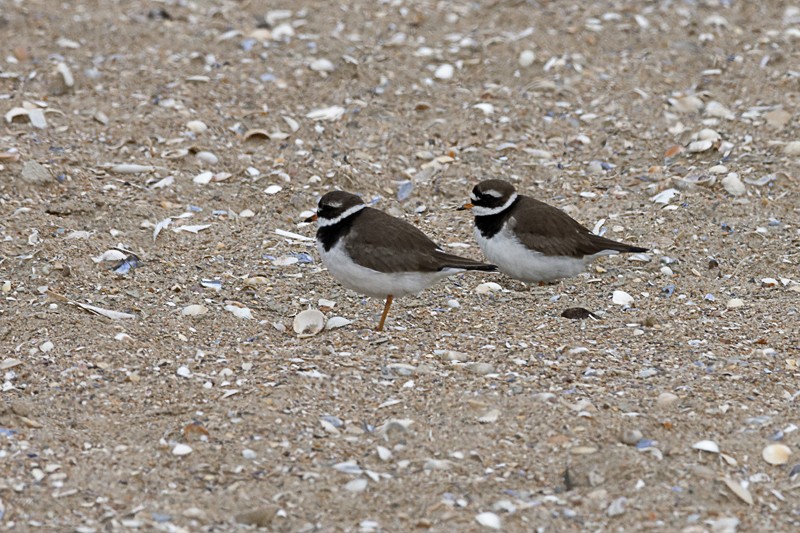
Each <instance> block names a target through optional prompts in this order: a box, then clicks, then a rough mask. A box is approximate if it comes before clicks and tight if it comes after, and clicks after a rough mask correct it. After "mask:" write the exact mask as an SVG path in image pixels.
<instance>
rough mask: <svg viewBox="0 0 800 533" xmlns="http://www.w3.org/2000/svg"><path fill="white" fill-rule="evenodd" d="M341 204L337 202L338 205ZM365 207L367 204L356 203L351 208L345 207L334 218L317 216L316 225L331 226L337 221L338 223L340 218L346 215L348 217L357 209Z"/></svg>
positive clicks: (356, 211) (342, 218) (344, 217)
mask: <svg viewBox="0 0 800 533" xmlns="http://www.w3.org/2000/svg"><path fill="white" fill-rule="evenodd" d="M331 205H332V204H331ZM341 205H342V204H339V207H341ZM365 207H367V206H366V205H364V204H358V205H354V206H353V207H351V208H349V209H346V210H345V212H344V213H342V214H341V215H339V216H338V217H336V218H322V217H318V218H317V225H318V226H319V227H320V228H324V227H325V226H333V225H334V224H338V223H339V222H341V221H342V220H344V219H346V218H347V217H349V216H350V215H353V214H355V213H358V212H359V211H361V210H362V209H364V208H365Z"/></svg>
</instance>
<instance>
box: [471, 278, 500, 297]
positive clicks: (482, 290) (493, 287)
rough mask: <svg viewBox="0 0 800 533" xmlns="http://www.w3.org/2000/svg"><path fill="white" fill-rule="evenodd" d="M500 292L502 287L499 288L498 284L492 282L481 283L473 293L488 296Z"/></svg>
mask: <svg viewBox="0 0 800 533" xmlns="http://www.w3.org/2000/svg"><path fill="white" fill-rule="evenodd" d="M502 290H503V287H501V286H500V285H499V284H498V283H495V282H493V281H488V282H486V283H481V284H480V285H478V286H477V287H475V292H477V293H478V294H489V293H492V292H500V291H502Z"/></svg>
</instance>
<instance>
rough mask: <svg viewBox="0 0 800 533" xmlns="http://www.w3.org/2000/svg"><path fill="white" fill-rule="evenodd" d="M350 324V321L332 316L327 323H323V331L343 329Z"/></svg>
mask: <svg viewBox="0 0 800 533" xmlns="http://www.w3.org/2000/svg"><path fill="white" fill-rule="evenodd" d="M352 323H353V321H352V320H347V319H346V318H344V317H341V316H333V317H331V318H329V319H328V322H326V323H325V329H326V330H328V329H337V328H343V327H345V326H348V325H350V324H352Z"/></svg>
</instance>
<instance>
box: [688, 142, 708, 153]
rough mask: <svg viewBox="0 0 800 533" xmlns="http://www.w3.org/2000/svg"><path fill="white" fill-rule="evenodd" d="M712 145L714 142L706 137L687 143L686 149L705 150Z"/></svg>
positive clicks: (694, 151)
mask: <svg viewBox="0 0 800 533" xmlns="http://www.w3.org/2000/svg"><path fill="white" fill-rule="evenodd" d="M712 146H714V143H713V142H711V141H709V140H708V139H706V140H703V141H694V142H693V143H689V146H688V147H687V150H689V151H690V152H692V153H697V152H705V151H706V150H709V149H711V147H712Z"/></svg>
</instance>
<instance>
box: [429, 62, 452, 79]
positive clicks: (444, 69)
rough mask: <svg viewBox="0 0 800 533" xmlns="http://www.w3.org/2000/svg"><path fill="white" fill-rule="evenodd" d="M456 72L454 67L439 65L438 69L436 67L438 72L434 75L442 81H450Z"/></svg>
mask: <svg viewBox="0 0 800 533" xmlns="http://www.w3.org/2000/svg"><path fill="white" fill-rule="evenodd" d="M454 72H455V69H454V68H453V65H450V64H449V63H445V64H443V65H439V66H438V67H436V71H435V72H434V73H433V77H434V78H438V79H440V80H449V79H451V78H452V77H453V73H454Z"/></svg>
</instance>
